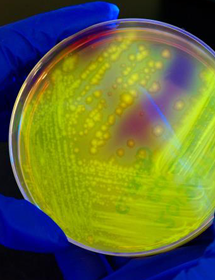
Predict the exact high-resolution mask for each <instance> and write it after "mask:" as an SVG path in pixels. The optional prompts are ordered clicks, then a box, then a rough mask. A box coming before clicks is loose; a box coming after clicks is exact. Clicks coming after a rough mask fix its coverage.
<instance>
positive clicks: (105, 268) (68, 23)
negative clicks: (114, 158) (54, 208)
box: [0, 2, 215, 280]
mask: <svg viewBox="0 0 215 280" xmlns="http://www.w3.org/2000/svg"><path fill="white" fill-rule="evenodd" d="M118 12H119V10H118V8H117V7H116V6H115V5H113V4H110V3H105V2H92V3H88V4H83V5H78V6H72V7H68V8H63V9H60V10H57V11H52V12H49V13H45V14H40V15H37V16H34V17H31V18H28V19H25V20H22V21H20V22H17V23H13V24H9V25H6V26H3V27H1V28H0V68H1V71H0V141H6V140H7V136H8V125H9V120H10V115H11V110H12V107H13V104H14V101H15V98H16V95H17V93H18V91H19V89H20V86H21V85H22V83H23V81H24V79H25V77H26V76H27V75H28V73H29V71H30V70H31V69H32V67H33V66H34V65H35V64H36V62H37V61H38V60H39V59H40V58H41V57H42V56H43V55H44V54H45V53H46V52H47V51H48V50H49V49H50V48H52V47H53V46H54V45H55V44H56V43H58V42H59V41H61V40H62V39H64V38H65V37H67V36H69V35H72V34H73V33H75V32H77V31H79V30H81V29H83V28H85V27H87V26H90V25H92V24H95V23H98V22H101V21H105V20H110V19H115V18H117V16H118ZM143 234H144V232H143ZM214 235H215V234H214V226H211V227H210V228H209V229H208V230H207V231H206V232H205V233H203V234H202V235H201V236H200V237H198V238H196V239H195V240H193V241H192V242H189V243H188V244H186V245H184V246H183V247H180V248H177V249H175V250H173V251H170V252H167V253H164V254H160V255H157V256H152V257H147V258H121V257H110V256H104V255H101V254H97V253H93V252H90V251H87V250H84V249H81V248H79V247H77V246H74V245H72V244H69V243H68V242H67V239H66V237H65V235H64V233H63V231H62V230H61V229H60V228H59V227H58V226H57V225H56V224H55V223H54V222H53V221H52V220H51V219H50V218H49V217H48V216H47V215H46V214H44V213H43V212H42V211H40V210H39V209H38V208H37V207H35V206H34V205H32V204H31V203H29V202H27V201H25V200H16V199H14V198H7V197H4V196H2V195H0V243H1V244H3V245H5V246H7V247H9V248H13V249H17V250H26V251H34V252H44V253H50V252H52V253H54V254H55V256H56V260H57V262H58V264H59V267H60V268H61V270H62V273H63V275H64V279H65V280H98V279H100V280H101V279H103V280H155V279H156V280H157V279H162V280H170V279H175V280H185V279H186V280H212V279H213V280H214V279H215V269H214V267H215V241H214Z"/></svg>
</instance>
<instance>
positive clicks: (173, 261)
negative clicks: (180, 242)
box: [103, 225, 215, 280]
mask: <svg viewBox="0 0 215 280" xmlns="http://www.w3.org/2000/svg"><path fill="white" fill-rule="evenodd" d="M214 236H215V234H214V225H212V226H211V227H210V228H209V229H207V230H206V231H205V232H204V233H202V234H201V236H199V237H198V242H196V240H195V239H194V240H193V241H191V242H190V243H187V244H185V245H184V246H182V247H179V248H177V249H174V250H172V251H169V252H166V253H163V254H159V255H155V256H149V257H142V258H141V257H140V258H133V259H130V260H129V261H128V262H127V263H126V264H123V265H122V266H121V267H119V268H118V270H116V271H115V272H114V273H112V274H111V275H108V276H107V277H105V278H103V280H139V279H144V280H155V279H156V280H158V279H165V280H170V279H173V278H174V277H175V276H176V275H177V274H179V273H180V271H181V270H183V269H185V271H186V269H187V268H189V267H194V266H195V265H197V264H198V263H199V260H201V259H202V258H203V257H204V255H205V251H206V250H207V251H208V250H209V248H210V247H211V246H212V245H209V244H213V243H215V241H214V240H215V238H214ZM212 240H213V241H212ZM211 241H212V243H211ZM208 246H209V247H208ZM207 248H208V249H207ZM214 248H215V245H214ZM212 251H213V253H212V252H211V251H210V253H209V255H210V256H211V255H212V254H215V249H214V250H212ZM110 263H112V262H110ZM182 279H183V280H184V278H179V279H177V280H182ZM185 279H186V278H185ZM188 279H189V280H190V279H192V280H194V279H195V278H188ZM196 279H198V278H196ZM200 279H201V280H203V279H211V278H200ZM213 279H215V278H213ZM186 280H187V279H186Z"/></svg>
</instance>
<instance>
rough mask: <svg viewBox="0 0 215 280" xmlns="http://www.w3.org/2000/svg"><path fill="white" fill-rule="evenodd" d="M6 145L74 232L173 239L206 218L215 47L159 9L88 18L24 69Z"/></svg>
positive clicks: (214, 180) (109, 240) (164, 242)
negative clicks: (153, 16) (153, 15)
mask: <svg viewBox="0 0 215 280" xmlns="http://www.w3.org/2000/svg"><path fill="white" fill-rule="evenodd" d="M9 152H10V159H11V164H12V168H13V172H14V175H15V178H16V181H17V184H18V186H19V188H20V190H21V192H22V194H23V196H24V197H25V199H27V200H28V201H30V202H31V203H33V204H35V205H36V206H37V207H39V208H40V209H41V210H42V211H44V212H45V213H46V214H47V215H49V216H50V217H51V218H52V219H53V220H54V221H55V222H56V223H57V224H58V225H59V226H60V227H61V228H62V230H63V231H64V232H65V234H66V236H67V238H68V240H69V241H70V242H71V243H73V244H76V245H78V246H80V247H82V248H85V249H88V250H91V251H94V252H99V253H104V254H109V255H118V256H147V255H152V254H156V253H161V252H164V251H167V250H170V249H173V248H175V247H177V246H180V245H182V244H184V243H185V242H187V241H189V240H191V239H192V238H194V237H195V236H197V235H199V234H200V233H201V232H202V231H204V230H205V229H206V228H207V227H208V226H209V225H210V224H211V223H212V221H213V212H214V206H215V164H214V162H215V160H214V159H215V53H214V51H213V50H212V49H211V48H210V47H209V46H207V45H206V44H205V43H204V42H202V41H201V40H200V39H198V38H196V37H195V36H193V35H192V34H190V33H188V32H186V31H185V30H182V29H180V28H177V27H175V26H172V25H169V24H166V23H162V22H158V21H153V20H146V19H136V18H128V19H117V20H112V21H106V22H102V23H99V24H95V25H93V26H90V27H88V28H86V29H84V30H82V31H80V32H78V33H76V34H74V35H72V36H70V37H68V38H66V39H65V40H63V41H62V42H60V43H59V44H57V45H56V46H55V47H54V48H52V49H51V50H50V51H49V52H48V53H47V54H46V55H45V56H44V57H43V58H42V59H41V60H40V61H39V62H38V63H37V64H36V66H35V67H34V68H33V70H32V71H31V72H30V74H29V75H28V77H27V78H26V80H25V82H24V84H23V85H22V87H21V89H20V92H19V94H18V96H17V99H16V102H15V105H14V109H13V112H12V116H11V123H10V131H9Z"/></svg>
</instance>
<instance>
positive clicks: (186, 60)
mask: <svg viewBox="0 0 215 280" xmlns="http://www.w3.org/2000/svg"><path fill="white" fill-rule="evenodd" d="M193 74H194V64H193V61H192V59H191V57H190V56H189V55H188V54H186V53H182V52H178V53H177V54H176V56H175V59H174V60H173V62H172V64H171V66H170V67H169V69H167V72H166V75H165V78H166V79H167V80H169V81H171V82H172V83H173V84H175V85H176V86H178V87H180V88H182V89H188V88H189V87H190V85H191V84H192V79H193Z"/></svg>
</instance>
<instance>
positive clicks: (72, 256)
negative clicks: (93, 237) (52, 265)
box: [55, 244, 113, 280]
mask: <svg viewBox="0 0 215 280" xmlns="http://www.w3.org/2000/svg"><path fill="white" fill-rule="evenodd" d="M55 258H56V260H57V263H58V266H59V267H60V269H61V272H62V273H63V276H64V279H65V280H73V279H81V280H98V279H103V277H106V276H107V275H109V274H111V273H112V272H113V269H112V267H111V266H110V264H109V263H108V261H107V259H106V256H105V255H101V254H98V253H94V252H91V251H88V250H85V249H82V248H80V247H78V246H75V245H72V244H71V245H70V247H67V248H66V249H65V250H62V251H60V252H57V253H55Z"/></svg>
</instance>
